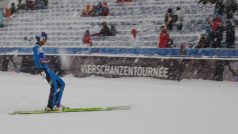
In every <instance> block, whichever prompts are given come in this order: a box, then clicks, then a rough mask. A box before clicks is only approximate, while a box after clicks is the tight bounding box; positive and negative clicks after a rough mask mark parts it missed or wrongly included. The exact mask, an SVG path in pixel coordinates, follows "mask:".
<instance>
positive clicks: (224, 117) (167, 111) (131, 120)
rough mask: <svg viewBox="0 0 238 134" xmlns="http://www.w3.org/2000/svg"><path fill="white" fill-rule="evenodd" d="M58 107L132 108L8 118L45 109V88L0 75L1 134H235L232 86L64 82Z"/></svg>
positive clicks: (36, 81)
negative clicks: (10, 113)
mask: <svg viewBox="0 0 238 134" xmlns="http://www.w3.org/2000/svg"><path fill="white" fill-rule="evenodd" d="M63 79H64V80H65V82H66V84H67V85H66V89H65V92H64V96H63V100H62V101H63V104H64V105H66V106H70V107H93V106H112V105H129V104H133V106H132V108H131V109H130V110H122V111H105V112H84V113H62V114H44V115H9V114H8V113H9V112H12V111H15V110H36V109H42V108H44V107H45V105H46V102H47V99H48V93H49V85H48V84H47V82H46V81H45V80H43V79H42V78H41V77H40V76H39V75H30V74H23V73H18V74H17V73H13V72H0V85H1V87H0V92H1V94H0V131H1V134H16V133H19V134H43V133H44V134H48V133H55V134H237V133H238V128H237V124H238V85H237V83H234V82H215V81H203V80H183V81H181V82H175V81H166V80H157V79H152V78H115V79H109V78H100V77H88V78H74V77H73V76H66V77H64V78H63Z"/></svg>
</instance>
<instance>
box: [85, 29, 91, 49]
mask: <svg viewBox="0 0 238 134" xmlns="http://www.w3.org/2000/svg"><path fill="white" fill-rule="evenodd" d="M83 44H85V45H87V46H92V45H93V43H92V41H91V36H90V32H89V30H86V32H85V34H84V37H83Z"/></svg>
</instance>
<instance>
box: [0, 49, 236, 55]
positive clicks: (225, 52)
mask: <svg viewBox="0 0 238 134" xmlns="http://www.w3.org/2000/svg"><path fill="white" fill-rule="evenodd" d="M43 49H44V51H45V52H46V54H52V55H53V54H55V55H59V54H72V55H73V54H89V55H90V54H109V55H142V56H168V57H171V56H173V57H177V56H180V50H179V49H177V48H166V49H160V48H94V47H92V48H57V47H44V48H43ZM0 54H19V55H21V54H27V55H31V54H32V48H31V47H16V48H11V47H2V48H0ZM183 56H187V57H202V56H206V57H238V49H221V48H216V49H214V48H208V49H197V48H189V49H187V50H186V53H185V54H183Z"/></svg>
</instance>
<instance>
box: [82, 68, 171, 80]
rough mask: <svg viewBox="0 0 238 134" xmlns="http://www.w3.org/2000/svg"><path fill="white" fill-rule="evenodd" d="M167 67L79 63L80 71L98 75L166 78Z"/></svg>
mask: <svg viewBox="0 0 238 134" xmlns="http://www.w3.org/2000/svg"><path fill="white" fill-rule="evenodd" d="M168 71H169V69H168V68H164V67H132V66H111V65H81V72H82V73H86V74H98V75H118V76H139V77H142V76H143V77H157V78H167V77H168Z"/></svg>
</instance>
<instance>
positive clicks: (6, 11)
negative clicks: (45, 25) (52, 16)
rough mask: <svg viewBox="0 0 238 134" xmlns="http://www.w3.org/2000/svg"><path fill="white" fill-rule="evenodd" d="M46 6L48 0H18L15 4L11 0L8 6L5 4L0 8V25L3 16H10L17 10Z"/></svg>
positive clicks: (2, 24) (1, 24)
mask: <svg viewBox="0 0 238 134" xmlns="http://www.w3.org/2000/svg"><path fill="white" fill-rule="evenodd" d="M47 7H48V0H25V1H24V2H23V1H22V0H18V3H17V5H16V4H15V3H14V2H12V3H11V5H10V7H8V6H5V7H4V8H0V27H4V23H3V20H4V17H6V18H7V17H10V16H12V15H13V14H15V13H17V12H18V11H19V10H37V9H46V8H47Z"/></svg>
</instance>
